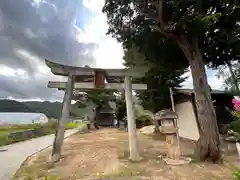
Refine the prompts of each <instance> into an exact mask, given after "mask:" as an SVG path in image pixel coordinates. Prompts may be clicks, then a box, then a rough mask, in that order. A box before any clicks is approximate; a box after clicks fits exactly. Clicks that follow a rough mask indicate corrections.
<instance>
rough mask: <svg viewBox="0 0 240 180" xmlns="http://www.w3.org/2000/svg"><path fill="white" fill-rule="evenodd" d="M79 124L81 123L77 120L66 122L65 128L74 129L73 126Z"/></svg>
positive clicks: (75, 126)
mask: <svg viewBox="0 0 240 180" xmlns="http://www.w3.org/2000/svg"><path fill="white" fill-rule="evenodd" d="M81 125H82V124H81V123H79V122H72V123H67V124H66V127H67V129H74V128H77V127H79V126H81Z"/></svg>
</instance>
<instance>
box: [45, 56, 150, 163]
mask: <svg viewBox="0 0 240 180" xmlns="http://www.w3.org/2000/svg"><path fill="white" fill-rule="evenodd" d="M45 62H46V65H47V66H48V67H49V68H50V69H51V72H52V73H53V74H55V75H60V76H67V77H68V80H67V82H54V81H49V82H48V87H49V88H58V89H61V90H65V94H64V99H63V104H62V115H61V118H60V119H59V122H58V127H57V128H58V129H57V131H56V134H55V139H54V143H53V150H52V160H53V161H58V160H59V159H60V156H61V147H62V144H63V140H64V133H65V124H66V120H67V119H68V118H69V113H70V106H71V100H72V98H76V97H73V90H74V89H75V90H77V89H79V90H80V91H88V90H92V89H109V90H119V91H121V90H123V89H124V90H125V96H126V107H127V121H128V137H129V152H130V156H129V159H131V160H133V161H138V160H140V156H139V152H138V148H137V134H136V124H135V117H134V112H133V102H132V90H146V89H147V85H146V84H140V82H139V81H135V82H133V84H132V82H131V78H140V77H142V76H143V75H144V74H142V73H139V72H137V71H134V70H131V69H96V68H89V67H74V66H67V65H62V64H58V63H54V62H51V61H48V60H46V61H45Z"/></svg>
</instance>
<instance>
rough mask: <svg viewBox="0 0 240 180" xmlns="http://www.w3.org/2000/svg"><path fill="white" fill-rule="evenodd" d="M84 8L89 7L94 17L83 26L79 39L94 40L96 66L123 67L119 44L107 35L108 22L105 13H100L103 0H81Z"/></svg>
mask: <svg viewBox="0 0 240 180" xmlns="http://www.w3.org/2000/svg"><path fill="white" fill-rule="evenodd" d="M83 4H84V6H85V7H86V8H88V9H90V10H91V11H92V12H93V14H94V17H93V18H92V21H91V22H90V23H89V24H86V25H85V26H84V27H85V29H84V32H83V34H82V35H81V36H80V39H81V40H83V41H84V42H94V43H97V44H98V48H97V49H96V50H95V52H94V57H95V59H96V66H97V67H98V68H124V66H123V65H122V63H123V59H122V57H123V49H122V47H121V44H120V43H118V42H117V41H116V39H113V38H112V37H111V36H107V35H106V33H107V30H108V24H107V18H106V16H105V14H103V13H102V7H103V5H104V0H98V1H96V0H83Z"/></svg>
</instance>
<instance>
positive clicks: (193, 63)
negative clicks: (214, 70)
mask: <svg viewBox="0 0 240 180" xmlns="http://www.w3.org/2000/svg"><path fill="white" fill-rule="evenodd" d="M177 43H178V45H179V47H180V48H181V49H182V51H183V52H184V54H185V56H186V58H187V59H188V62H189V65H190V68H191V73H192V79H193V87H194V92H195V102H196V107H197V121H198V124H199V134H200V138H199V140H198V146H199V147H198V151H199V152H198V153H199V158H200V160H202V161H212V162H217V161H218V160H220V139H219V131H218V126H217V118H216V114H215V110H214V106H213V103H212V98H211V94H210V87H209V85H208V82H207V75H206V71H205V67H204V65H205V64H204V61H203V57H202V53H201V51H200V48H199V46H198V39H197V38H192V39H191V40H190V41H189V39H188V38H187V37H185V36H183V37H180V39H179V40H178V41H177Z"/></svg>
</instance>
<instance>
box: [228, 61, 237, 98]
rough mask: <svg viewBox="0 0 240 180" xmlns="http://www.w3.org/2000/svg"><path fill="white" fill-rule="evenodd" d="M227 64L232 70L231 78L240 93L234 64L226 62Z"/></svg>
mask: <svg viewBox="0 0 240 180" xmlns="http://www.w3.org/2000/svg"><path fill="white" fill-rule="evenodd" d="M226 64H227V67H228V69H229V71H230V74H231V79H232V84H233V85H234V86H235V90H236V91H237V93H238V94H239V93H240V90H239V87H238V80H237V78H236V76H235V74H234V72H233V69H232V64H231V62H226Z"/></svg>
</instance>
